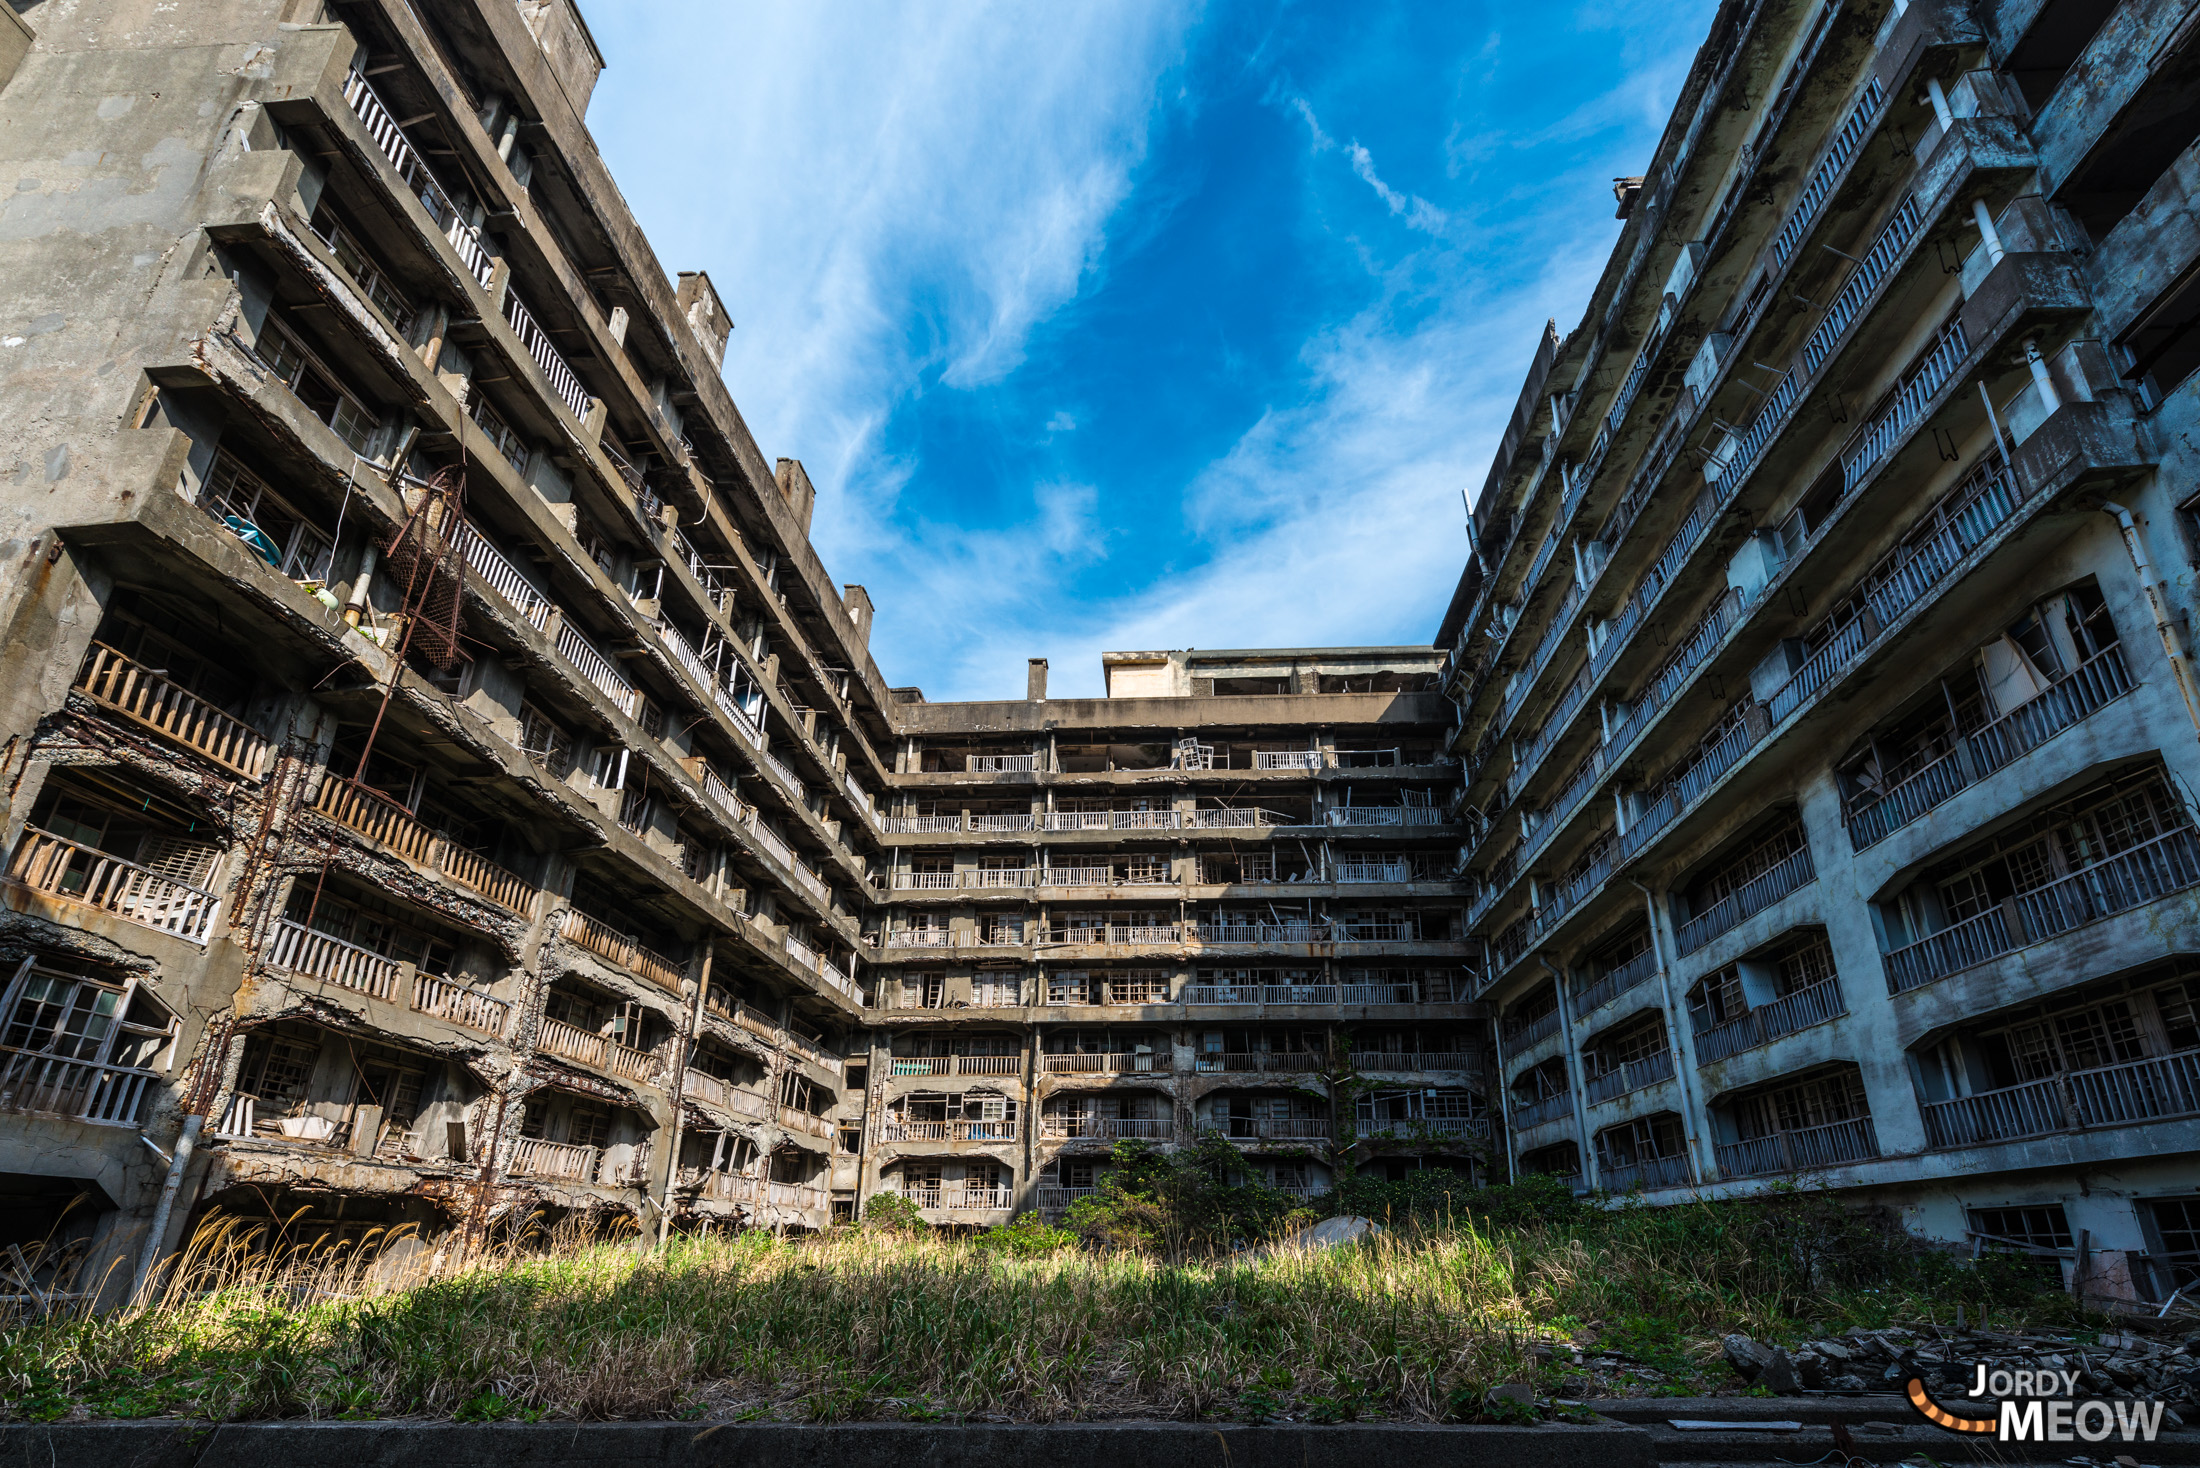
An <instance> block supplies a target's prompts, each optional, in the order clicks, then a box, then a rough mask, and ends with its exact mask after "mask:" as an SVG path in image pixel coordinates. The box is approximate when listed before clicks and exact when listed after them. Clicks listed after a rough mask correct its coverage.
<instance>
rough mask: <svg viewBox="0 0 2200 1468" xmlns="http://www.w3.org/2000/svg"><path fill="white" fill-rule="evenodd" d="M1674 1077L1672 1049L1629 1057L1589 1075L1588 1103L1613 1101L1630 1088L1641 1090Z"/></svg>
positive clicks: (1631, 1089)
mask: <svg viewBox="0 0 2200 1468" xmlns="http://www.w3.org/2000/svg"><path fill="white" fill-rule="evenodd" d="M1672 1078H1673V1052H1672V1051H1670V1050H1658V1051H1654V1052H1652V1053H1651V1054H1649V1055H1645V1056H1644V1057H1642V1059H1640V1060H1630V1061H1628V1062H1627V1063H1626V1064H1625V1065H1617V1066H1614V1067H1613V1068H1612V1069H1610V1070H1608V1071H1606V1072H1604V1074H1602V1075H1594V1076H1591V1077H1589V1089H1588V1094H1589V1103H1590V1104H1591V1105H1592V1106H1593V1105H1596V1104H1598V1103H1600V1102H1604V1101H1610V1100H1613V1099H1614V1098H1616V1097H1620V1096H1624V1095H1626V1094H1628V1093H1629V1092H1630V1091H1639V1090H1641V1089H1642V1088H1643V1087H1645V1086H1654V1085H1656V1084H1657V1083H1658V1082H1660V1081H1669V1080H1671V1079H1672Z"/></svg>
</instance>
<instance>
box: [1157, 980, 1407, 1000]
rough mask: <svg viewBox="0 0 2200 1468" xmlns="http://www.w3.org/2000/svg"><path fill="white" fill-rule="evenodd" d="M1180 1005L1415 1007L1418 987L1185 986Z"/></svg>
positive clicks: (1349, 985) (1331, 985)
mask: <svg viewBox="0 0 2200 1468" xmlns="http://www.w3.org/2000/svg"><path fill="white" fill-rule="evenodd" d="M1177 1002H1178V1003H1180V1004H1218V1005H1250V1004H1418V1003H1420V1002H1421V986H1420V985H1419V984H1413V983H1401V984H1186V985H1185V986H1184V992H1183V995H1182V997H1181V998H1179V1000H1178V1001H1177Z"/></svg>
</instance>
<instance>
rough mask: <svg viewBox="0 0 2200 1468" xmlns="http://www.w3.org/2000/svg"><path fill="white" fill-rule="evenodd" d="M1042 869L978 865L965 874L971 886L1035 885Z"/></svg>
mask: <svg viewBox="0 0 2200 1468" xmlns="http://www.w3.org/2000/svg"><path fill="white" fill-rule="evenodd" d="M1042 870H1043V869H1042V868H1040V867H979V868H978V869H977V870H976V871H974V872H970V873H967V874H966V875H967V878H968V885H970V886H972V887H979V888H984V887H1036V886H1038V885H1039V874H1040V872H1041V871H1042Z"/></svg>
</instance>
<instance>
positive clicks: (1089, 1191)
mask: <svg viewBox="0 0 2200 1468" xmlns="http://www.w3.org/2000/svg"><path fill="white" fill-rule="evenodd" d="M1098 1191H1099V1189H1097V1188H1048V1187H1042V1188H1040V1189H1039V1212H1040V1214H1041V1216H1043V1217H1046V1218H1060V1217H1061V1216H1062V1215H1063V1214H1064V1213H1066V1212H1068V1211H1069V1205H1070V1204H1072V1203H1074V1202H1076V1201H1077V1200H1078V1199H1079V1198H1089V1197H1091V1196H1092V1195H1093V1194H1094V1193H1096V1192H1098Z"/></svg>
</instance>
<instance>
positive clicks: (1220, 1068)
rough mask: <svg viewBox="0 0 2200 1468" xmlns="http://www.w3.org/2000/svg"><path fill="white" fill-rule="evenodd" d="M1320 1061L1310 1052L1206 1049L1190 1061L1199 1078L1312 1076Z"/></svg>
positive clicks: (1320, 1059)
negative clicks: (1243, 1074)
mask: <svg viewBox="0 0 2200 1468" xmlns="http://www.w3.org/2000/svg"><path fill="white" fill-rule="evenodd" d="M1323 1059H1324V1057H1322V1056H1320V1055H1317V1054H1315V1053H1314V1052H1313V1051H1311V1050H1208V1051H1203V1052H1201V1053H1200V1054H1198V1055H1196V1056H1194V1057H1193V1058H1192V1069H1193V1070H1194V1071H1196V1072H1197V1073H1199V1074H1200V1075H1218V1074H1223V1073H1226V1072H1243V1073H1246V1074H1253V1075H1312V1074H1313V1073H1315V1072H1316V1071H1319V1070H1320V1069H1321V1068H1322V1061H1323Z"/></svg>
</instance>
